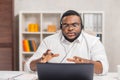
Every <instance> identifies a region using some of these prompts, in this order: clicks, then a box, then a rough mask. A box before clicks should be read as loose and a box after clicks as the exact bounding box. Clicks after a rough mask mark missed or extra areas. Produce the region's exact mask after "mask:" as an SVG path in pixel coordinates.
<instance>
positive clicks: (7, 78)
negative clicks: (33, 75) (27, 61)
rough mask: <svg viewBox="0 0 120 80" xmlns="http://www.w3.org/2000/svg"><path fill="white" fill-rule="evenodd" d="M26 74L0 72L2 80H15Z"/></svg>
mask: <svg viewBox="0 0 120 80" xmlns="http://www.w3.org/2000/svg"><path fill="white" fill-rule="evenodd" d="M22 74H24V72H20V71H0V80H14V78H15V77H18V76H20V75H22Z"/></svg>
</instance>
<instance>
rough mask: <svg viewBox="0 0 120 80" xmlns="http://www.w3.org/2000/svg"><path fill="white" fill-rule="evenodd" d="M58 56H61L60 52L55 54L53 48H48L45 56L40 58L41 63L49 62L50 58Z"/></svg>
mask: <svg viewBox="0 0 120 80" xmlns="http://www.w3.org/2000/svg"><path fill="white" fill-rule="evenodd" d="M58 56H59V54H53V53H52V52H51V50H49V49H48V50H47V51H46V52H45V53H44V54H43V56H42V57H41V58H40V60H39V62H40V63H46V62H48V61H49V60H51V59H52V58H54V57H58Z"/></svg>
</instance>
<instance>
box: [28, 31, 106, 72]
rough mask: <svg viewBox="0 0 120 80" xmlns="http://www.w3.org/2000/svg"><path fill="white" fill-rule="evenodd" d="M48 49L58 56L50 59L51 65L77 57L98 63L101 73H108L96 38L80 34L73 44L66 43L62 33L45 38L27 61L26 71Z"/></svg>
mask: <svg viewBox="0 0 120 80" xmlns="http://www.w3.org/2000/svg"><path fill="white" fill-rule="evenodd" d="M47 49H50V50H51V52H52V53H54V54H59V56H58V57H55V58H53V59H51V60H50V61H49V62H51V63H70V62H68V61H67V60H66V59H67V58H73V57H74V56H78V57H81V58H85V59H89V60H93V61H100V62H101V63H102V66H103V73H102V74H105V73H106V72H108V61H107V57H106V53H105V49H104V46H103V45H102V43H101V42H100V40H99V38H98V37H95V36H92V35H89V34H87V33H85V32H83V31H82V32H81V34H80V36H79V37H78V38H77V39H76V40H75V41H73V42H69V41H67V40H66V39H65V38H64V37H63V35H62V32H61V31H60V32H58V33H56V34H54V35H51V36H48V37H46V38H45V39H44V40H43V41H42V43H41V44H40V46H39V47H38V49H37V51H36V52H35V53H34V55H33V56H32V57H31V58H30V59H29V60H28V61H27V63H26V67H27V70H29V71H31V69H30V62H31V61H33V60H36V59H39V58H41V56H42V54H43V53H45V52H46V50H47Z"/></svg>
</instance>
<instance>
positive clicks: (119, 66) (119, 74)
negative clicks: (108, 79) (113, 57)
mask: <svg viewBox="0 0 120 80" xmlns="http://www.w3.org/2000/svg"><path fill="white" fill-rule="evenodd" d="M117 73H118V79H120V65H117Z"/></svg>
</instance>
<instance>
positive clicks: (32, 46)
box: [23, 39, 37, 52]
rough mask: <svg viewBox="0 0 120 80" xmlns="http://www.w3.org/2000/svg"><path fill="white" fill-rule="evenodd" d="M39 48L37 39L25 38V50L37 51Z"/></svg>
mask: <svg viewBox="0 0 120 80" xmlns="http://www.w3.org/2000/svg"><path fill="white" fill-rule="evenodd" d="M36 50H37V46H36V43H35V40H28V39H24V40H23V51H25V52H35V51H36Z"/></svg>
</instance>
